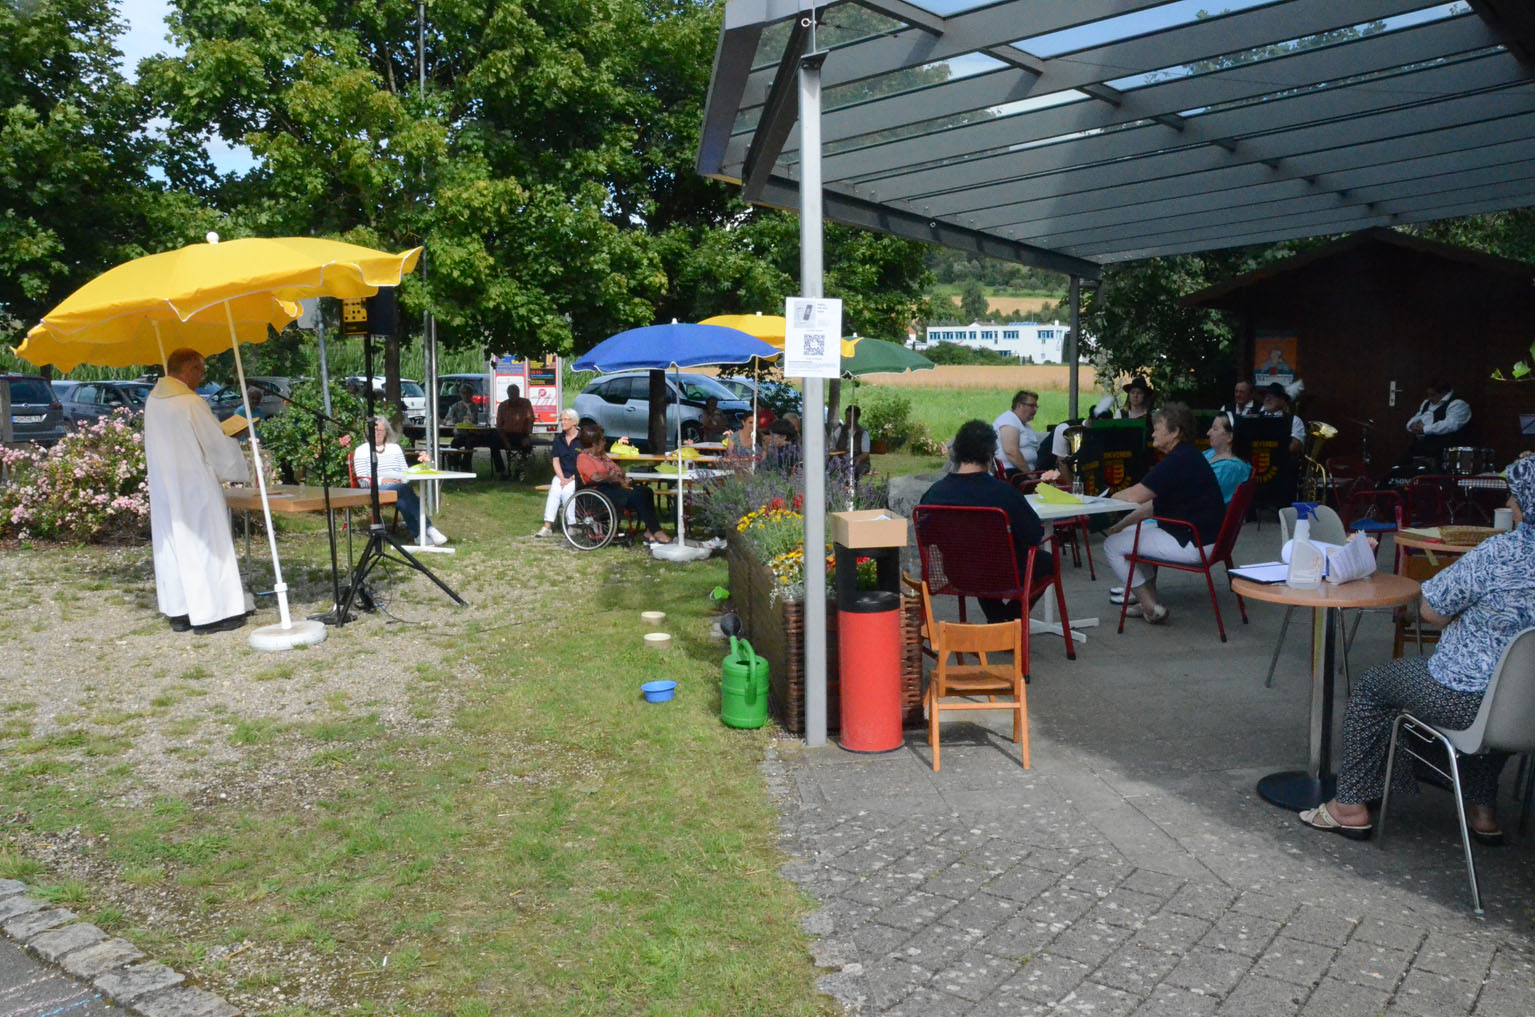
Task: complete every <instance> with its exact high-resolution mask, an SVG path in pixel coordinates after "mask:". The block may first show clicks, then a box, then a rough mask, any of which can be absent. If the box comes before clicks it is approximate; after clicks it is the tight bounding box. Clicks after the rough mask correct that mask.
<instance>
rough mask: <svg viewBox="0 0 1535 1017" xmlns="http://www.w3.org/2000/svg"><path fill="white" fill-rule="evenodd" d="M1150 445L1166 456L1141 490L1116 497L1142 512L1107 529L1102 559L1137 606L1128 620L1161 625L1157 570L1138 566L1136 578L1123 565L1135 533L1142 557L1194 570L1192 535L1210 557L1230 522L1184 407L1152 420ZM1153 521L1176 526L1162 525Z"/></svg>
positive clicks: (1163, 607)
mask: <svg viewBox="0 0 1535 1017" xmlns="http://www.w3.org/2000/svg"><path fill="white" fill-rule="evenodd" d="M1151 444H1152V445H1154V446H1155V447H1156V449H1157V451H1158V452H1161V453H1163V457H1162V461H1161V462H1159V463H1157V464H1156V465H1155V466H1153V467H1152V468H1151V472H1149V473H1147V474H1146V477H1145V479H1144V480H1142V481H1141V482H1140V483H1139V484H1136V485H1135V486H1133V487H1129V488H1126V489H1125V490H1123V491H1120V492H1119V493H1118V494H1117V495H1115V497H1116V498H1121V499H1123V500H1125V501H1133V502H1138V503H1139V505H1140V508H1138V509H1136V510H1135V511H1134V512H1131V513H1129V514H1128V515H1126V516H1125V517H1124V518H1123V519H1121V520H1119V522H1117V523H1115V524H1114V525H1113V526H1111V527H1109V530H1108V533H1109V535H1108V537H1107V538H1106V539H1105V540H1104V542H1103V553H1104V555H1105V556H1106V557H1107V558H1108V559H1109V567H1110V568H1112V569H1113V570H1114V574H1115V575H1117V576H1118V577H1119V581H1120V582H1121V583H1123V584H1124V587H1125V590H1128V592H1129V593H1130V594H1134V596H1135V599H1136V601H1137V603H1136V604H1133V605H1131V607H1130V608H1129V610H1128V611H1126V614H1131V615H1135V616H1137V617H1144V618H1145V619H1146V620H1147V621H1148V622H1150V623H1151V624H1153V625H1159V624H1161V623H1162V622H1164V621H1166V620H1167V607H1166V605H1164V604H1162V603H1161V602H1160V601H1158V600H1157V573H1156V569H1154V568H1151V567H1149V566H1145V565H1142V566H1138V567H1137V568H1136V570H1135V576H1134V577H1133V578H1132V577H1131V575H1130V566H1129V563H1128V562H1127V561H1126V560H1125V559H1126V557H1127V556H1128V555H1129V554H1130V550H1131V548H1133V547H1134V546H1135V535H1136V531H1137V529H1139V531H1140V553H1141V554H1142V555H1143V556H1145V557H1149V558H1162V559H1164V560H1166V561H1176V562H1189V563H1191V564H1192V563H1195V562H1198V561H1199V557H1200V554H1199V552H1200V547H1199V545H1196V544H1195V543H1194V530H1195V529H1197V530H1198V531H1199V539H1200V540H1201V541H1202V542H1203V544H1204V551H1205V553H1206V554H1208V553H1210V551H1211V550H1213V549H1214V548H1213V545H1214V544H1215V539H1216V537H1218V536H1219V535H1220V532H1221V524H1222V523H1223V522H1225V521H1226V503H1225V502H1224V501H1223V500H1221V487H1220V484H1218V483H1217V482H1216V480H1215V471H1214V470H1212V469H1211V468H1210V464H1209V463H1207V462H1205V459H1204V456H1202V455H1200V454H1199V450H1198V449H1197V448H1195V447H1194V412H1193V411H1192V410H1190V409H1189V408H1188V407H1187V406H1186V405H1184V404H1183V403H1168V404H1167V405H1166V406H1163V407H1162V408H1161V409H1160V410H1157V411H1156V412H1154V413H1153V414H1152V415H1151ZM1151 516H1162V517H1163V518H1167V519H1173V520H1177V521H1176V522H1171V523H1166V524H1158V523H1157V522H1156V521H1155V520H1153V519H1151V518H1150V517H1151ZM1120 595H1121V596H1123V595H1125V594H1124V592H1123V591H1122V592H1121V594H1120Z"/></svg>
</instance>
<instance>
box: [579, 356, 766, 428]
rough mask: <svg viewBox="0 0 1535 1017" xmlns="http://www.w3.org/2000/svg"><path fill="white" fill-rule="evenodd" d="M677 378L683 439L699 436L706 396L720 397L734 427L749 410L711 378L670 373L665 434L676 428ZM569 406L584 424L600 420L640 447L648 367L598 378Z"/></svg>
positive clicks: (646, 425)
mask: <svg viewBox="0 0 1535 1017" xmlns="http://www.w3.org/2000/svg"><path fill="white" fill-rule="evenodd" d="M679 383H680V384H681V386H682V390H681V394H680V409H681V413H682V439H683V441H690V440H693V439H696V438H697V437H698V418H699V417H700V416H702V415H703V409H704V400H705V399H708V398H710V397H711V396H712V397H713V398H715V399H718V400H719V405H720V409H721V410H722V411H724V413H725V415H726V416H728V417H729V418H730V421H731V425H732V426H738V425H739V424H740V422H741V420H742V418H743V417H745V416H747V415H748V414H749V413H751V403H749V402H744V401H742V400H741V399H739V398H737V396H736V394H735V393H734V392H732V391H731V390H730V389H728V388H726V387H725V386H724V385H722V384H720V383H719V382H718V381H716V380H715V379H713V378H710V377H707V376H706V375H702V374H680V375H673V374H670V373H668V374H667V375H666V388H667V391H668V393H669V394H668V397H667V398H668V405H667V408H666V433H667V435H669V436H670V435H675V434H676V433H677V413H678V409H679V393H678V389H677V386H678V384H679ZM572 405H574V406H575V410H576V413H577V414H578V415H579V416H580V418H581V421H582V423H585V422H587V421H594V422H596V423H598V424H601V425H602V429H603V431H604V432H606V433H607V436H608V438H609V439H610V440H613V439H617V438H620V437H627V438H628V439H629V440H630V441H631V442H632V443H633V444H635V445H637V446H640V447H644V445H645V444H646V442H647V441H648V439H649V436H650V372H648V371H631V372H629V373H626V374H613V375H609V376H607V377H605V378H598V379H597V380H596V381H594V382H592V383H591V384H590V385H588V386H586V389H585V391H583V392H582V393H581V394H580V395H578V396H576V400H575V402H574V403H573V404H572ZM673 441H674V439H673Z"/></svg>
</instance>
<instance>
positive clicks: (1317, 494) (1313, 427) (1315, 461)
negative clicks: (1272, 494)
mask: <svg viewBox="0 0 1535 1017" xmlns="http://www.w3.org/2000/svg"><path fill="white" fill-rule="evenodd" d="M1337 436H1338V429H1337V428H1336V427H1334V426H1332V425H1331V424H1329V423H1326V422H1324V421H1321V420H1312V421H1309V422H1308V423H1307V424H1306V437H1307V438H1308V439H1310V443H1309V444H1308V445H1307V447H1306V451H1305V452H1304V453H1303V454H1302V455H1301V463H1300V478H1299V485H1298V487H1299V492H1300V500H1301V501H1315V502H1320V501H1322V499H1323V497H1324V496H1325V495H1326V493H1327V492H1328V491H1330V490H1331V489H1332V478H1331V477H1329V476H1328V475H1327V467H1326V466H1324V465H1323V462H1324V460H1323V458H1322V446H1323V445H1325V444H1327V442H1328V441H1329V440H1330V439H1332V438H1336V437H1337Z"/></svg>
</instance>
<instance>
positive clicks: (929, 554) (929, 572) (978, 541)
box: [912, 505, 1077, 675]
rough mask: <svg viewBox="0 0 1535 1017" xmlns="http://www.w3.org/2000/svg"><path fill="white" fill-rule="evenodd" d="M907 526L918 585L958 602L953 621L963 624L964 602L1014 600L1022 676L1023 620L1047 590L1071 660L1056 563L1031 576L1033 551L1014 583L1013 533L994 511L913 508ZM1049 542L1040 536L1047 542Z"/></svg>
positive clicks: (1025, 644)
mask: <svg viewBox="0 0 1535 1017" xmlns="http://www.w3.org/2000/svg"><path fill="white" fill-rule="evenodd" d="M912 526H913V527H914V528H915V529H916V533H917V551H918V552H919V553H920V555H921V557H922V580H923V582H925V583H927V588H928V591H929V592H930V593H931V594H932V595H933V596H935V597H936V596H951V597H958V598H959V620H960V621H961V622H963V621H965V598H966V597H976V598H982V597H985V598H990V599H993V600H1016V601H1018V602H1019V603H1020V605H1027V606H1026V607H1024V608H1023V611H1022V613H1023V615H1024V616H1025V624H1023V625H1022V626H1020V628H1021V629H1022V635H1021V636H1020V640H1021V645H1020V646H1019V648H1018V652H1019V653H1020V654H1022V656H1021V657H1020V658H1019V659H1021V660H1022V661H1023V671H1024V674H1025V675H1027V674H1028V673H1029V626H1028V624H1027V618H1026V616H1027V615H1028V613H1029V609H1030V608H1032V607H1033V606H1034V603H1035V602H1036V601H1038V600H1039V598H1040V597H1041V596H1043V595H1044V593H1045V591H1046V590H1047V589H1049V588H1050V587H1051V586H1054V587H1055V604H1056V607H1057V608H1058V609H1059V610H1060V615H1061V632H1062V634H1063V636H1064V637H1065V640H1066V657H1067V659H1068V660H1076V659H1077V650H1076V647H1075V646H1073V645H1072V642H1071V617H1070V615H1069V614H1068V613H1067V611H1066V594H1065V591H1064V590H1062V589H1061V558H1060V555H1059V554H1056V555H1055V556H1054V557H1053V561H1052V564H1053V568H1052V569H1051V573H1050V575H1048V576H1043V577H1041V576H1036V575H1035V574H1034V559H1035V557H1036V556H1037V555H1038V552H1039V548H1037V547H1031V548H1029V554H1028V560H1027V561H1026V562H1024V569H1025V571H1024V573H1023V574H1024V575H1026V576H1028V577H1029V579H1028V582H1027V584H1025V583H1024V581H1023V580H1022V579H1020V578H1019V573H1018V556H1017V553H1016V549H1015V547H1014V545H1013V528H1012V525H1011V524H1010V523H1009V522H1008V519H1007V513H1006V512H1004V511H1003V510H1002V509H1000V508H993V507H989V506H988V507H975V506H969V505H918V506H917V507H916V508H915V509H913V510H912ZM1052 539H1053V538H1051V537H1048V536H1047V537H1046V538H1045V541H1046V542H1050V541H1051V540H1052Z"/></svg>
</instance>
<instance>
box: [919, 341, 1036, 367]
mask: <svg viewBox="0 0 1535 1017" xmlns="http://www.w3.org/2000/svg"><path fill="white" fill-rule="evenodd" d="M922 355H923V356H924V357H926V358H927V359H929V360H931V361H932V362H933V363H935V364H1016V363H1017V361H1016V360H1015V359H1014V358H1012V357H1010V356H1008V355H1007V354H1006V353H1003V352H1001V351H1000V350H984V349H980V348H978V347H975V346H966V345H965V344H963V343H951V342H941V343H934V344H933V345H932V346H929V347H928V348H927V349H925V350H923V351H922Z"/></svg>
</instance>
